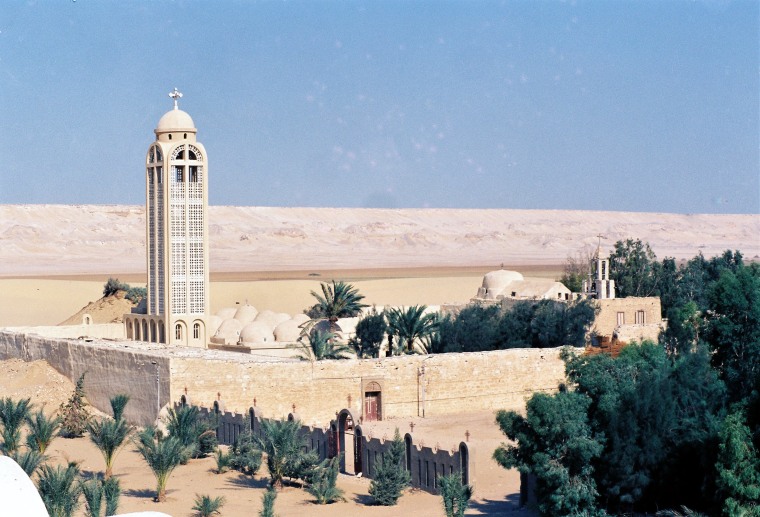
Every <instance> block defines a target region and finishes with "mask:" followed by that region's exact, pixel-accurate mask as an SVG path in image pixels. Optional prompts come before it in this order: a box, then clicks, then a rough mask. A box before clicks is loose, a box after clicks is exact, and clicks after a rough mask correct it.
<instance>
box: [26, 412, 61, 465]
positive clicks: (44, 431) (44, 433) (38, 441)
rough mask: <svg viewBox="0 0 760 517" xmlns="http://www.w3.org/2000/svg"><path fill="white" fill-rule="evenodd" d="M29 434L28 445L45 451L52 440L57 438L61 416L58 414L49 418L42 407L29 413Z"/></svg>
mask: <svg viewBox="0 0 760 517" xmlns="http://www.w3.org/2000/svg"><path fill="white" fill-rule="evenodd" d="M26 423H27V426H28V427H29V434H27V435H26V446H27V447H29V448H30V449H34V450H36V451H38V452H39V453H41V454H42V453H44V452H45V449H47V448H48V446H49V445H50V442H52V441H53V438H55V433H56V432H57V431H58V429H59V428H60V427H61V418H60V417H58V416H54V417H50V418H48V417H47V416H46V415H45V413H44V411H43V410H42V409H40V410H39V411H37V412H36V413H33V414H31V415H29V416H28V417H27V419H26Z"/></svg>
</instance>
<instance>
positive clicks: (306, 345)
mask: <svg viewBox="0 0 760 517" xmlns="http://www.w3.org/2000/svg"><path fill="white" fill-rule="evenodd" d="M298 339H299V344H297V345H295V346H296V347H297V348H298V352H299V357H300V358H301V359H303V360H305V361H322V360H325V359H348V358H349V357H350V356H351V349H350V348H349V347H348V346H347V345H346V344H345V343H342V342H341V341H339V340H338V335H337V334H335V333H333V332H330V331H327V330H322V329H319V328H313V329H312V330H311V333H309V334H308V335H305V336H301V337H300V338H298Z"/></svg>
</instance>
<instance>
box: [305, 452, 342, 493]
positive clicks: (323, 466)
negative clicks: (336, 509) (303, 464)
mask: <svg viewBox="0 0 760 517" xmlns="http://www.w3.org/2000/svg"><path fill="white" fill-rule="evenodd" d="M339 467H340V456H335V457H334V458H331V459H326V460H324V461H322V463H320V464H319V466H317V467H315V469H314V472H313V473H312V474H311V476H310V477H311V484H310V485H309V486H308V488H307V489H306V490H307V491H308V492H309V493H310V494H311V495H313V496H314V497H316V498H317V504H330V503H334V502H335V501H345V498H344V497H343V490H341V489H340V488H338V487H337V485H336V482H337V480H338V469H339Z"/></svg>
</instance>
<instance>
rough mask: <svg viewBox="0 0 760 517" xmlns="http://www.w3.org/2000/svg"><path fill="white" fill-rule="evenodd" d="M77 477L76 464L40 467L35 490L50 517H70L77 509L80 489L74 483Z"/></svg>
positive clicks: (77, 466)
mask: <svg viewBox="0 0 760 517" xmlns="http://www.w3.org/2000/svg"><path fill="white" fill-rule="evenodd" d="M77 476H79V465H77V464H76V463H69V464H68V465H67V466H66V467H64V466H63V465H58V466H56V467H51V466H50V465H43V466H42V467H40V475H39V479H38V480H37V490H38V491H39V493H40V497H41V498H42V502H43V503H45V508H47V511H48V513H49V514H50V517H71V516H72V515H73V514H74V512H76V510H77V508H79V496H80V495H81V493H82V488H81V486H80V485H79V483H77V482H76V481H77Z"/></svg>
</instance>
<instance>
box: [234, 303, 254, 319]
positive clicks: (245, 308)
mask: <svg viewBox="0 0 760 517" xmlns="http://www.w3.org/2000/svg"><path fill="white" fill-rule="evenodd" d="M258 314H259V311H258V309H256V307H254V306H253V305H248V304H247V303H246V304H245V305H241V306H240V308H239V309H238V310H237V311H235V319H236V320H238V321H240V322H242V323H250V322H252V321H253V320H255V319H256V316H257V315H258Z"/></svg>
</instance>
